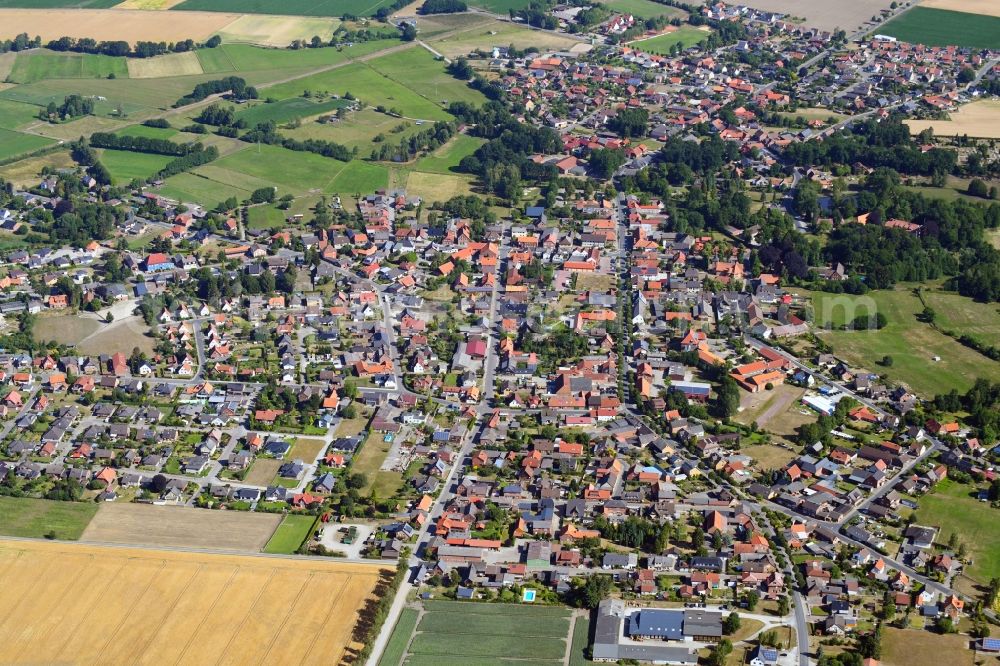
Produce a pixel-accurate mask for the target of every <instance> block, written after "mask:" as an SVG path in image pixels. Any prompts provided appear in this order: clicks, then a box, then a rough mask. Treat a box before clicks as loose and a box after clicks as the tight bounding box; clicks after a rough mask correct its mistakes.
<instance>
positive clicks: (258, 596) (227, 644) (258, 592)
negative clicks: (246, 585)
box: [215, 569, 278, 664]
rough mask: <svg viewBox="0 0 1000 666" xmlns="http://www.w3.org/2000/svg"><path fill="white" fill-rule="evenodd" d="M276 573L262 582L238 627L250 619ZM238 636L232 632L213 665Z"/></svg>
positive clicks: (273, 572)
mask: <svg viewBox="0 0 1000 666" xmlns="http://www.w3.org/2000/svg"><path fill="white" fill-rule="evenodd" d="M276 573H278V570H277V569H271V571H270V572H269V575H268V577H267V580H266V581H264V584H263V585H261V586H260V590H258V591H257V596H256V597H254V599H253V602H252V603H249V604H247V612H246V613H244V614H243V619H242V620H240V622H239V625H240V626H242V625H243V623H244V622H246V621H247V618H248V617H250V614H251V613H253V609H254V608H256V606H257V604H258V603H259V602H260V599H261V597H263V596H264V590H266V589H267V586H268V585H270V584H271V581H272V580H274V575H275V574H276ZM238 634H239V632H238V631H234V632H233V635H232V636H230V637H229V640H228V641H226V647H224V648H222V654H220V655H219V661H217V662H215V663H217V664H218V663H220V662H221V661H222V660H223V659H224V658H225V656H226V653H227V652H229V646H230V645H232V644H233V641H235V640H236V636H237V635H238Z"/></svg>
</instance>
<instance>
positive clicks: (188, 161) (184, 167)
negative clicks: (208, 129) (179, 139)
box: [150, 143, 219, 180]
mask: <svg viewBox="0 0 1000 666" xmlns="http://www.w3.org/2000/svg"><path fill="white" fill-rule="evenodd" d="M195 145H196V146H200V145H201V144H200V143H198V144H195ZM218 157H219V149H218V148H216V147H215V146H209V147H208V148H204V149H202V150H195V151H193V152H190V153H188V154H187V155H184V156H182V157H178V158H177V159H175V160H170V161H169V162H167V164H166V165H165V166H164V167H163V168H162V169H160V170H159V171H157V172H156V175H154V176H153V177H152V178H151V179H150V180H163V179H164V178H169V177H170V176H175V175H177V174H179V173H183V172H185V171H190V170H191V169H194V168H196V167H200V166H201V165H203V164H208V163H209V162H212V161H213V160H216V159H218Z"/></svg>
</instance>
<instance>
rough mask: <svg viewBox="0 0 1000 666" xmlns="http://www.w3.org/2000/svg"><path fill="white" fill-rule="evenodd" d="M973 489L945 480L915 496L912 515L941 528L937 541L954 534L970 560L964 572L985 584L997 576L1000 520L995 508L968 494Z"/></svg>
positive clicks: (999, 567)
mask: <svg viewBox="0 0 1000 666" xmlns="http://www.w3.org/2000/svg"><path fill="white" fill-rule="evenodd" d="M976 492H978V488H976V487H975V486H971V485H964V484H960V483H955V482H954V481H952V480H951V479H945V480H944V481H941V482H940V483H938V484H937V486H935V488H934V490H933V491H932V492H930V493H928V494H927V495H924V496H923V497H921V498H920V499H919V501H918V503H919V508H918V509H917V511H916V514H915V515H916V519H917V523H918V524H920V525H929V526H934V527H940V528H941V532H940V534H938V537H937V541H938V542H939V543H948V539H949V537H950V536H951V535H952V534H953V533H954V534H957V535H958V538H959V540H961V542H962V543H964V544H965V546H966V548H968V549H969V555H970V556H971V558H972V560H973V562H974V563H973V565H972V566H971V567H968V568H967V569H966V570H965V574H966V575H967V576H969V577H970V578H973V579H974V580H976V581H978V582H980V583H987V582H989V580H990V579H991V578H995V577H997V576H1000V522H997V520H996V509H994V508H992V507H991V506H990V505H989V503H988V502H980V501H979V500H977V499H975V498H974V497H972V495H974V494H975V493H976Z"/></svg>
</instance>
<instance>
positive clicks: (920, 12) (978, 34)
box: [875, 7, 1000, 49]
mask: <svg viewBox="0 0 1000 666" xmlns="http://www.w3.org/2000/svg"><path fill="white" fill-rule="evenodd" d="M875 32H877V33H878V34H880V35H889V36H890V37H895V38H896V39H898V40H900V41H903V42H910V43H912V44H926V45H927V46H950V45H954V46H967V47H970V48H981V49H997V48H1000V18H997V17H995V16H982V15H979V14H971V13H968V12H953V11H949V10H946V9H932V8H930V7H914V8H913V9H910V10H908V11H906V12H904V13H903V14H901V15H899V16H897V17H896V18H894V19H893V20H891V21H889V22H888V23H886V24H885V25H881V26H879V27H878V28H876V29H875Z"/></svg>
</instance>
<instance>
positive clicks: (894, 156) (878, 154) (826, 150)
mask: <svg viewBox="0 0 1000 666" xmlns="http://www.w3.org/2000/svg"><path fill="white" fill-rule="evenodd" d="M784 156H785V159H786V160H787V161H788V162H789V163H791V164H793V165H795V166H801V167H805V168H810V167H813V166H816V165H821V166H824V167H827V168H829V167H832V166H834V165H837V164H842V165H843V164H846V165H852V164H855V163H861V164H864V165H866V166H868V167H889V168H891V169H895V170H896V171H899V172H901V173H907V174H917V175H922V176H930V175H932V174H935V173H938V174H945V173H951V172H952V171H954V170H955V166H956V164H957V163H958V158H957V154H956V153H955V151H954V150H946V149H943V148H933V149H931V150H929V151H927V152H923V151H922V150H921V149H920V147H919V146H918V145H916V143H915V142H914V141H913V139H912V137H911V136H910V130H909V128H908V127H907V126H906V125H904V124H903V116H902V115H899V114H896V115H893V116H891V117H889V118H887V119H885V120H883V121H881V122H876V121H874V120H868V121H866V122H864V123H861V124H858V125H855V126H853V127H852V128H851V129H850V130H849V131H842V132H838V133H836V134H833V135H832V136H829V137H827V138H825V139H824V140H823V141H797V142H794V143H792V144H790V145H789V146H788V147H787V148H786V149H785V152H784Z"/></svg>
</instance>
